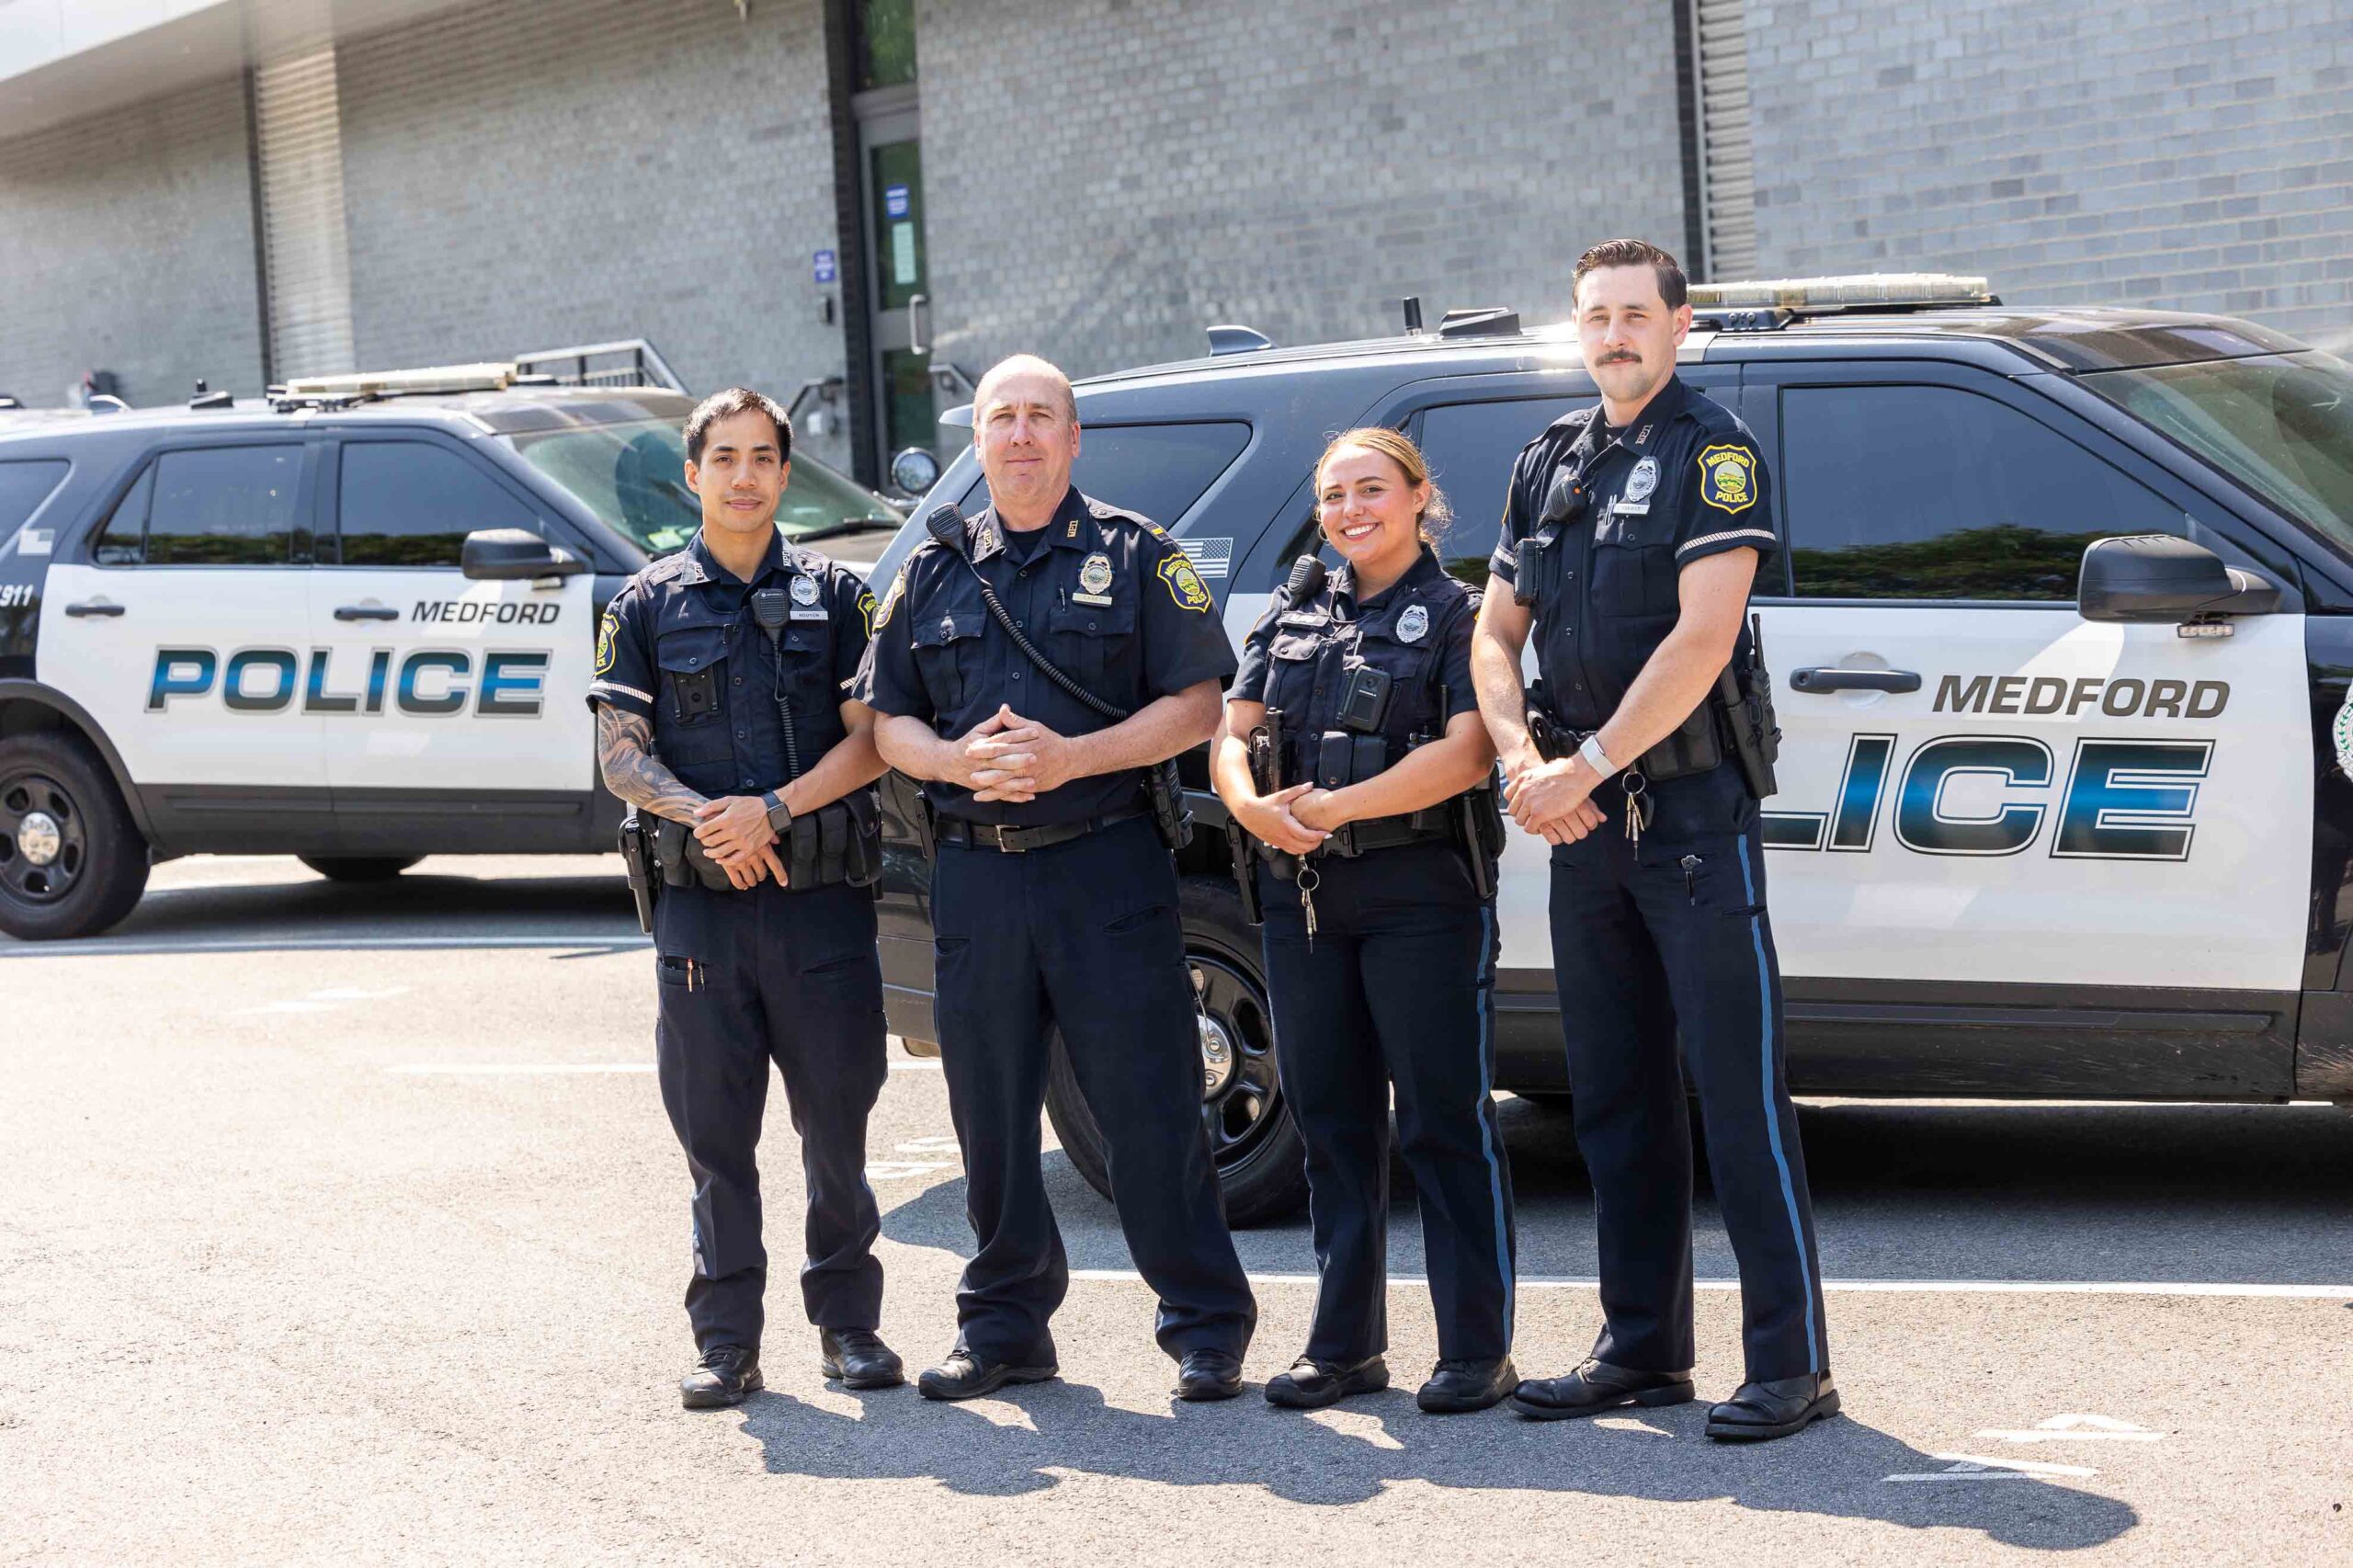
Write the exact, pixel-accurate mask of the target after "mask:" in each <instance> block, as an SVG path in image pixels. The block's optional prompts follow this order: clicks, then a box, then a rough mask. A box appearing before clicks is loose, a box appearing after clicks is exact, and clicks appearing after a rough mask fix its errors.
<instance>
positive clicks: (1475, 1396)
mask: <svg viewBox="0 0 2353 1568" xmlns="http://www.w3.org/2000/svg"><path fill="white" fill-rule="evenodd" d="M1518 1386H1519V1373H1518V1372H1517V1371H1515V1370H1514V1369H1512V1364H1511V1358H1510V1357H1508V1356H1506V1357H1504V1358H1502V1359H1501V1360H1497V1361H1461V1360H1456V1361H1440V1362H1439V1363H1438V1368H1437V1369H1436V1370H1434V1371H1433V1372H1431V1373H1430V1381H1428V1382H1426V1383H1424V1384H1423V1385H1422V1387H1421V1392H1419V1393H1416V1394H1415V1395H1414V1403H1415V1404H1418V1405H1420V1406H1421V1407H1422V1408H1423V1409H1424V1410H1426V1411H1427V1412H1429V1413H1430V1414H1431V1415H1453V1414H1455V1413H1457V1412H1460V1411H1465V1410H1484V1409H1486V1408H1487V1407H1488V1406H1490V1405H1495V1404H1501V1403H1503V1402H1504V1399H1505V1397H1506V1395H1508V1394H1509V1393H1510V1392H1512V1391H1513V1390H1514V1389H1516V1388H1518Z"/></svg>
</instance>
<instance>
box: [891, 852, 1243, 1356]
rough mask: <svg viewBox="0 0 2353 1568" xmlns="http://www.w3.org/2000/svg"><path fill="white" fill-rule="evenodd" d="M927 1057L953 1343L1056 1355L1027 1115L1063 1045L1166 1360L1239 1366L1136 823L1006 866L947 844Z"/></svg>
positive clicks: (1225, 1255)
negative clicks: (1232, 1361) (959, 1193)
mask: <svg viewBox="0 0 2353 1568" xmlns="http://www.w3.org/2000/svg"><path fill="white" fill-rule="evenodd" d="M932 925H933V930H934V937H933V945H934V951H935V954H936V957H937V959H938V993H937V994H938V1024H939V1051H940V1062H941V1066H942V1069H943V1071H944V1075H945V1076H946V1078H947V1080H948V1104H949V1112H950V1113H951V1115H952V1116H953V1117H954V1119H955V1124H956V1137H957V1140H958V1142H960V1143H961V1145H962V1147H963V1152H964V1175H965V1183H966V1196H965V1202H966V1212H967V1213H968V1215H969V1216H970V1218H971V1220H972V1234H973V1236H974V1238H975V1240H976V1241H977V1242H978V1244H979V1245H978V1250H977V1251H975V1252H974V1254H973V1256H972V1261H971V1262H970V1263H969V1264H967V1265H966V1266H965V1267H964V1277H963V1280H962V1282H961V1287H960V1289H959V1290H958V1291H957V1295H956V1318H957V1328H958V1342H959V1343H960V1344H961V1345H962V1346H965V1347H966V1348H968V1349H970V1350H972V1351H973V1352H974V1353H975V1354H978V1355H980V1356H982V1357H983V1358H986V1359H989V1360H992V1361H1010V1362H1015V1363H1018V1364H1022V1365H1030V1366H1040V1365H1047V1364H1051V1362H1052V1361H1053V1360H1054V1346H1053V1337H1052V1335H1051V1332H1050V1330H1049V1326H1048V1325H1049V1321H1050V1320H1051V1318H1052V1316H1053V1312H1054V1309H1055V1308H1056V1307H1058V1306H1060V1305H1061V1304H1062V1301H1063V1295H1064V1294H1065V1293H1066V1292H1067V1291H1068V1290H1069V1287H1070V1268H1069V1264H1068V1260H1067V1258H1066V1256H1065V1255H1064V1253H1063V1239H1062V1233H1061V1231H1060V1230H1059V1229H1058V1228H1057V1227H1056V1226H1055V1224H1054V1214H1053V1210H1052V1209H1051V1206H1049V1204H1048V1203H1047V1201H1046V1187H1045V1179H1044V1174H1043V1172H1042V1171H1041V1170H1040V1165H1039V1149H1040V1140H1039V1131H1038V1119H1039V1114H1040V1110H1041V1109H1042V1108H1043V1107H1044V1105H1045V1096H1046V1077H1047V1072H1048V1068H1049V1065H1050V1061H1051V1057H1050V1046H1049V1043H1048V1042H1049V1036H1050V1035H1051V1033H1052V1032H1054V1031H1056V1030H1059V1031H1060V1034H1061V1037H1062V1042H1063V1050H1064V1051H1065V1052H1066V1053H1067V1054H1068V1056H1069V1060H1070V1065H1071V1068H1072V1070H1073V1072H1074V1074H1076V1076H1077V1079H1078V1086H1079V1090H1080V1093H1081V1094H1082V1096H1084V1097H1085V1099H1086V1106H1087V1109H1088V1110H1089V1111H1090V1112H1091V1113H1092V1114H1093V1116H1094V1119H1095V1122H1096V1125H1097V1127H1098V1128H1099V1129H1101V1131H1102V1134H1103V1139H1104V1142H1105V1144H1106V1145H1107V1149H1108V1156H1109V1164H1110V1177H1111V1201H1112V1203H1113V1205H1114V1207H1116V1208H1117V1209H1118V1210H1119V1214H1120V1230H1121V1231H1122V1232H1123V1233H1125V1234H1126V1237H1127V1242H1128V1249H1129V1251H1130V1253H1131V1255H1132V1256H1133V1257H1134V1259H1135V1265H1136V1267H1137V1269H1138V1270H1139V1271H1140V1272H1141V1273H1142V1275H1143V1278H1144V1280H1145V1282H1146V1283H1147V1284H1149V1285H1150V1286H1151V1287H1152V1288H1153V1290H1154V1291H1155V1292H1157V1293H1158V1295H1159V1298H1160V1310H1159V1314H1158V1319H1157V1323H1156V1326H1155V1333H1156V1337H1157V1338H1158V1340H1159V1343H1160V1345H1161V1346H1162V1348H1164V1349H1165V1350H1166V1351H1167V1352H1168V1353H1169V1354H1170V1355H1172V1356H1177V1357H1182V1356H1183V1355H1184V1354H1185V1353H1186V1352H1188V1351H1191V1350H1223V1351H1226V1352H1228V1353H1230V1354H1232V1355H1233V1356H1236V1357H1239V1356H1240V1355H1241V1354H1242V1353H1243V1350H1244V1349H1245V1346H1247V1345H1248V1344H1249V1341H1250V1332H1251V1329H1252V1328H1253V1326H1254V1325H1255V1324H1256V1322H1257V1309H1256V1303H1255V1302H1254V1301H1253V1300H1252V1297H1251V1294H1250V1284H1249V1280H1248V1279H1247V1278H1245V1276H1244V1274H1243V1271H1242V1264H1241V1261H1240V1259H1239V1258H1238V1257H1237V1256H1235V1254H1234V1250H1233V1236H1232V1235H1231V1234H1230V1233H1228V1232H1227V1230H1226V1225H1225V1208H1224V1202H1223V1199H1222V1198H1221V1197H1220V1195H1219V1192H1218V1185H1217V1171H1216V1168H1215V1166H1214V1165H1212V1163H1211V1157H1210V1147H1209V1137H1208V1132H1207V1131H1206V1129H1205V1128H1204V1127H1203V1125H1202V1121H1201V1046H1200V1032H1199V1023H1198V1021H1197V1019H1198V1017H1199V1015H1198V1013H1197V1011H1196V1008H1195V1003H1194V998H1193V988H1192V982H1191V979H1190V977H1189V975H1188V971H1187V968H1186V963H1185V940H1184V933H1183V930H1182V928H1181V926H1180V925H1179V923H1178V916H1177V908H1176V868H1175V867H1174V866H1173V865H1172V864H1171V863H1170V860H1169V858H1168V852H1167V850H1166V849H1165V847H1164V846H1162V844H1161V841H1160V837H1159V835H1158V834H1157V833H1156V832H1155V831H1154V827H1153V824H1152V823H1151V822H1150V821H1149V820H1148V819H1145V818H1131V819H1130V820H1128V821H1126V822H1122V823H1116V824H1112V825H1111V826H1109V827H1106V828H1103V829H1100V830H1099V831H1097V832H1095V833H1091V834H1088V835H1086V836H1084V837H1081V838H1075V839H1071V840H1068V841H1066V842H1064V843H1062V844H1055V845H1050V846H1046V847H1044V848H1042V849H1033V850H1029V851H1027V852H1024V853H1019V854H1006V853H1004V852H1002V851H1000V850H997V849H993V848H974V847H958V846H952V845H942V846H940V848H939V852H938V859H937V862H936V864H935V867H934V869H933V874H932Z"/></svg>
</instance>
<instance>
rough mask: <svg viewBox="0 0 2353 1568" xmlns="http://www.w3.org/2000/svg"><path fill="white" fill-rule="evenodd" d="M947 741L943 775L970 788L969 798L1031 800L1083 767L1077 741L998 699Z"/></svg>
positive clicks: (1056, 788) (1072, 776)
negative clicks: (949, 749) (993, 707)
mask: <svg viewBox="0 0 2353 1568" xmlns="http://www.w3.org/2000/svg"><path fill="white" fill-rule="evenodd" d="M949 745H950V746H951V747H952V748H953V751H952V754H951V756H950V757H949V764H948V767H947V770H946V773H945V778H946V779H947V781H948V782H949V783H950V784H961V785H962V786H963V787H964V788H965V789H967V790H971V791H972V799H974V800H975V801H1014V802H1019V801H1034V800H1036V799H1037V798H1038V797H1039V796H1040V795H1043V794H1045V793H1047V792H1048V791H1049V790H1059V789H1061V788H1062V787H1063V785H1065V784H1067V783H1069V782H1070V781H1071V780H1072V779H1074V778H1078V777H1079V776H1080V775H1081V773H1082V772H1083V771H1084V768H1083V767H1082V766H1081V765H1082V763H1083V761H1084V759H1083V758H1082V756H1080V753H1079V747H1078V745H1077V744H1076V743H1075V742H1074V741H1073V740H1072V739H1071V738H1070V737H1069V736H1068V735H1061V734H1056V733H1054V732H1053V731H1052V730H1050V729H1048V728H1047V727H1046V726H1045V725H1044V724H1042V723H1040V722H1038V721H1037V720H1035V719H1025V718H1023V717H1022V716H1021V715H1020V714H1018V713H1016V712H1015V711H1014V710H1012V709H1011V708H1010V707H1008V706H1006V705H1005V704H1003V703H999V704H998V705H997V710H996V711H995V712H994V713H992V714H990V715H989V716H988V717H987V718H985V719H983V720H982V721H981V722H979V723H977V724H975V725H973V726H972V729H970V730H969V731H967V732H965V733H964V736H963V738H962V739H961V740H956V741H951V742H949Z"/></svg>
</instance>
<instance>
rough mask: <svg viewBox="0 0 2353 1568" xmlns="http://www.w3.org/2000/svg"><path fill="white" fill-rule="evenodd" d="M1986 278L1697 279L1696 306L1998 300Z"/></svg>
mask: <svg viewBox="0 0 2353 1568" xmlns="http://www.w3.org/2000/svg"><path fill="white" fill-rule="evenodd" d="M2000 303H2001V301H2000V300H1999V299H1997V298H1996V297H1995V294H1994V291H1993V288H1992V286H1991V285H1990V284H1989V283H1988V281H1987V280H1986V279H1985V278H1967V277H1962V276H1961V275H1959V274H1957V273H1950V272H1868V273H1859V274H1855V275H1852V276H1848V277H1844V278H1763V279H1758V280H1755V281H1748V282H1737V283H1694V284H1692V285H1691V307H1692V309H1694V310H1701V311H1707V310H1716V311H1722V310H1768V309H1779V310H1785V311H1800V312H1820V311H1838V310H1869V309H1871V308H1873V307H1879V308H1881V309H1884V308H1886V307H1889V306H1901V305H1997V304H2000Z"/></svg>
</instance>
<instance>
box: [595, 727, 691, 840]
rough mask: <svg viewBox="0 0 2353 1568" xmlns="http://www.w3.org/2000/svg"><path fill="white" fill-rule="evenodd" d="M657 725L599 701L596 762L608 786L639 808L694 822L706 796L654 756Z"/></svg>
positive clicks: (662, 815) (676, 819)
mask: <svg viewBox="0 0 2353 1568" xmlns="http://www.w3.org/2000/svg"><path fill="white" fill-rule="evenodd" d="M653 745H654V725H653V723H652V722H650V721H647V720H644V719H641V718H639V717H638V716H637V715H636V714H634V713H624V712H622V711H621V710H620V709H618V708H608V707H606V706H604V705H603V704H601V703H600V704H598V705H597V767H598V768H599V769H601V770H602V771H603V773H604V775H605V788H606V789H608V790H611V791H612V792H613V793H614V794H616V795H619V796H620V798H621V799H622V800H624V801H628V802H629V803H630V804H631V805H632V806H635V807H637V808H638V809H639V810H640V811H646V812H653V813H654V815H655V816H658V817H669V818H671V819H672V820H673V821H676V822H684V823H691V822H693V821H694V820H695V808H696V807H697V806H699V805H701V804H702V802H703V797H702V796H701V795H699V794H697V793H696V792H695V791H694V790H689V789H688V788H687V787H686V786H685V785H684V784H681V783H679V782H678V778H677V775H676V774H674V773H672V772H671V771H670V770H669V769H668V768H666V767H663V766H662V764H661V761H660V759H658V758H657V757H655V756H654V752H653Z"/></svg>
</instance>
